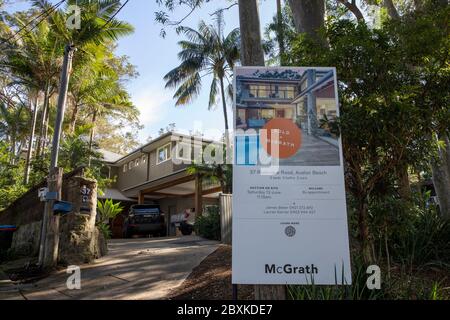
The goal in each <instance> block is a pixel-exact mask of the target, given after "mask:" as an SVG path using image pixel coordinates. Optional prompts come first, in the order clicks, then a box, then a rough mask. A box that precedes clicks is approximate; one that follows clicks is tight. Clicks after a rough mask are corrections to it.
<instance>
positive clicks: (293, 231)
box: [284, 226, 297, 238]
mask: <svg viewBox="0 0 450 320" xmlns="http://www.w3.org/2000/svg"><path fill="white" fill-rule="evenodd" d="M284 233H285V234H286V235H287V236H288V237H289V238H293V237H294V236H295V234H296V233H297V230H296V229H295V228H294V227H293V226H289V227H286V229H285V230H284Z"/></svg>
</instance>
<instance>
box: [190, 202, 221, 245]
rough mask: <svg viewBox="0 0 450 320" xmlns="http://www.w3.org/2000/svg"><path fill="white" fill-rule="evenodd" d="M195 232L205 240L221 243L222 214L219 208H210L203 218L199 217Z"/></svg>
mask: <svg viewBox="0 0 450 320" xmlns="http://www.w3.org/2000/svg"><path fill="white" fill-rule="evenodd" d="M195 232H196V233H197V234H198V235H199V236H201V237H203V238H206V239H209V240H217V241H220V213H219V208H218V207H216V206H214V207H208V208H207V210H206V212H205V213H204V214H203V215H202V216H200V217H197V219H196V221H195Z"/></svg>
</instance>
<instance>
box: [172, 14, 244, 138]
mask: <svg viewBox="0 0 450 320" xmlns="http://www.w3.org/2000/svg"><path fill="white" fill-rule="evenodd" d="M223 29H224V20H223V14H222V12H218V13H217V14H216V25H207V24H206V23H205V22H204V21H201V22H200V23H199V26H198V31H197V30H194V29H192V28H188V27H183V28H181V31H182V32H183V33H184V35H185V36H186V37H187V39H188V40H183V41H180V42H178V44H179V45H180V47H181V49H182V50H181V52H180V53H178V57H179V59H180V60H181V64H180V65H179V66H178V67H176V68H175V69H173V70H171V71H170V72H169V73H167V74H166V75H165V76H164V80H165V81H166V88H178V89H177V91H176V92H175V95H174V98H175V99H177V102H176V105H177V106H179V105H185V104H188V103H190V102H192V100H193V99H194V98H196V97H197V96H198V94H199V93H200V89H201V87H202V79H203V78H204V77H205V76H209V75H211V76H212V83H211V88H210V93H209V105H208V108H209V109H211V108H212V107H213V106H214V105H215V104H216V101H217V100H216V99H217V95H218V93H219V90H220V95H221V100H222V107H223V117H224V121H225V131H226V140H227V141H226V142H227V144H228V142H229V141H228V130H229V125H228V115H227V104H226V96H227V95H228V94H227V91H226V90H225V81H227V82H228V84H229V86H228V88H231V82H230V77H231V76H232V72H233V68H234V66H235V64H236V62H237V61H238V59H239V29H234V30H233V31H231V32H230V33H229V34H228V35H227V36H226V37H224V35H223Z"/></svg>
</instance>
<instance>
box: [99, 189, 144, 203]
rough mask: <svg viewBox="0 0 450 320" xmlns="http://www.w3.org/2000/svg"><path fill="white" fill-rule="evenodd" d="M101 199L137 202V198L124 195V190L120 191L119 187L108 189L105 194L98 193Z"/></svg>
mask: <svg viewBox="0 0 450 320" xmlns="http://www.w3.org/2000/svg"><path fill="white" fill-rule="evenodd" d="M98 198H99V199H112V200H116V201H130V202H136V200H134V199H131V198H128V197H126V196H125V195H123V193H122V192H120V191H119V190H117V189H106V190H105V193H104V194H103V195H100V194H99V195H98Z"/></svg>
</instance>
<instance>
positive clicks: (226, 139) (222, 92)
mask: <svg viewBox="0 0 450 320" xmlns="http://www.w3.org/2000/svg"><path fill="white" fill-rule="evenodd" d="M219 81H220V94H221V95H222V107H223V118H224V120H225V144H226V147H227V151H228V148H229V147H230V136H229V132H230V127H229V125H228V111H227V103H226V100H225V86H224V84H223V77H220V79H219ZM228 154H229V153H228V152H227V156H228ZM227 163H228V162H227Z"/></svg>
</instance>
